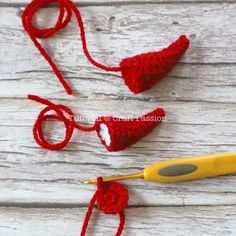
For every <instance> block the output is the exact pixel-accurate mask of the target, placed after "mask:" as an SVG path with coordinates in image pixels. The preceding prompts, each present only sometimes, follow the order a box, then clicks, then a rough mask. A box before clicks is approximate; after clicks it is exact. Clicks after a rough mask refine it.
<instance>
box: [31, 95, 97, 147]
mask: <svg viewBox="0 0 236 236" xmlns="http://www.w3.org/2000/svg"><path fill="white" fill-rule="evenodd" d="M28 98H29V99H31V100H34V101H37V102H39V103H42V104H44V105H46V106H47V107H45V108H44V109H43V110H41V112H40V113H39V115H38V118H37V120H36V122H35V124H34V127H33V135H34V139H35V141H36V142H37V143H38V144H39V145H40V146H41V147H43V148H45V149H48V150H52V151H53V150H60V149H62V148H64V147H65V146H66V145H67V144H68V142H69V141H70V139H71V136H72V134H73V131H74V129H75V128H76V129H78V130H81V131H86V132H89V131H93V130H95V126H92V127H85V126H82V125H80V124H78V123H76V122H75V115H74V113H73V111H72V110H71V109H70V108H68V107H67V106H64V105H61V104H59V105H56V104H54V103H52V102H50V101H48V100H46V99H43V98H40V97H38V96H35V95H29V96H28ZM50 111H54V112H55V114H48V113H49V112H50ZM46 120H57V121H61V122H63V123H64V125H65V128H66V132H65V137H64V139H63V140H62V141H60V142H58V143H49V142H48V141H47V140H46V139H45V137H44V134H43V127H42V124H43V122H45V121H46Z"/></svg>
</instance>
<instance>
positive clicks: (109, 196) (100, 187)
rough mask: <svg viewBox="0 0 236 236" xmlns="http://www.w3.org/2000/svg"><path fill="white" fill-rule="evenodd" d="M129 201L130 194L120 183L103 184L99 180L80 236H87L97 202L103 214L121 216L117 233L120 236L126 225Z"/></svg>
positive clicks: (99, 179) (100, 179)
mask: <svg viewBox="0 0 236 236" xmlns="http://www.w3.org/2000/svg"><path fill="white" fill-rule="evenodd" d="M128 200H129V193H128V190H127V189H126V188H125V187H124V185H122V184H120V183H118V182H110V183H103V182H102V178H101V177H99V178H98V179H97V191H96V192H95V194H94V195H93V197H92V199H91V201H90V203H89V207H88V210H87V213H86V216H85V219H84V223H83V226H82V230H81V234H80V235H81V236H85V233H86V229H87V227H88V223H89V219H90V217H91V215H92V211H93V207H94V204H95V203H96V202H97V206H98V209H99V210H100V211H102V212H103V213H105V214H112V215H115V214H119V215H120V224H119V227H118V229H117V232H116V236H120V235H121V234H122V231H123V228H124V224H125V214H124V209H125V208H126V207H127V206H128Z"/></svg>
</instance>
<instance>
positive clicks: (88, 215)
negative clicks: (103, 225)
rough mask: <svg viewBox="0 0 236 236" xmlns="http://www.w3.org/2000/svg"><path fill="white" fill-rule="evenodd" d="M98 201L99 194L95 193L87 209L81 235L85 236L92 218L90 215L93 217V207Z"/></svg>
mask: <svg viewBox="0 0 236 236" xmlns="http://www.w3.org/2000/svg"><path fill="white" fill-rule="evenodd" d="M96 201H97V195H96V193H95V194H94V195H93V197H92V199H91V201H90V203H89V206H88V210H87V213H86V216H85V218H84V223H83V226H82V230H81V233H80V236H85V233H86V230H87V228H88V224H89V220H90V217H91V215H92V212H93V207H94V204H95V202H96Z"/></svg>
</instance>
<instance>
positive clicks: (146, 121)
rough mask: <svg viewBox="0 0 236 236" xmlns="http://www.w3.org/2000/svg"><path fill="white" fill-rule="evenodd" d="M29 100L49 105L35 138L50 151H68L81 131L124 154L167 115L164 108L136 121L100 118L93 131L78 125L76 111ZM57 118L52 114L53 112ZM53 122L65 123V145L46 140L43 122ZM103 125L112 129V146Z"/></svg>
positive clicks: (37, 123) (38, 119)
mask: <svg viewBox="0 0 236 236" xmlns="http://www.w3.org/2000/svg"><path fill="white" fill-rule="evenodd" d="M28 97H29V99H31V100H34V101H37V102H39V103H42V104H44V105H46V107H45V108H44V109H43V110H42V111H41V112H40V113H39V115H38V118H37V120H36V122H35V124H34V127H33V136H34V139H35V141H36V142H37V144H38V145H40V146H41V147H42V148H45V149H48V150H60V149H62V148H64V147H65V146H66V145H67V144H68V143H69V141H70V139H71V136H72V134H73V132H74V129H78V130H80V131H85V132H90V131H96V132H97V134H98V136H99V138H100V139H101V142H102V144H103V145H104V146H105V147H106V149H107V150H108V151H110V152H112V151H120V150H123V149H125V148H127V147H129V146H130V145H132V144H134V143H136V142H138V141H139V140H140V139H142V138H143V137H144V136H145V135H147V134H148V133H150V132H151V131H152V130H153V129H154V128H155V127H156V126H157V125H158V124H160V123H161V122H162V120H163V119H164V116H165V112H164V110H163V109H162V108H157V109H155V110H153V111H152V112H150V113H148V114H146V115H144V116H141V117H138V118H133V119H121V118H118V117H112V116H108V117H106V116H102V117H98V118H97V119H96V121H95V123H94V125H93V126H91V127H86V126H82V125H80V124H79V123H77V122H76V121H75V115H74V113H73V111H72V110H71V109H70V108H68V107H67V106H65V105H62V104H58V105H57V104H54V103H52V102H50V101H48V100H46V99H43V98H40V97H38V96H35V95H29V96H28ZM51 111H53V112H55V114H48V113H49V112H51ZM48 119H53V120H57V121H61V122H63V123H64V126H65V129H66V133H65V137H64V139H63V140H62V141H60V142H58V143H50V142H49V141H48V140H46V139H45V137H44V133H43V126H42V125H43V122H44V121H46V120H48ZM101 125H104V126H105V127H107V129H108V135H109V138H110V144H107V143H106V142H105V140H104V138H103V137H102V135H101V133H100V131H101Z"/></svg>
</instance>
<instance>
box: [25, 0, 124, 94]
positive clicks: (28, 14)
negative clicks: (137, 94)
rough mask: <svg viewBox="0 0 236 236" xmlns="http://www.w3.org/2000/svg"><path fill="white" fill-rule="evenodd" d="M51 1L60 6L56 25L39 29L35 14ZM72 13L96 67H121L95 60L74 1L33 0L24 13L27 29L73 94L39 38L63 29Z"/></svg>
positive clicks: (87, 51) (106, 68)
mask: <svg viewBox="0 0 236 236" xmlns="http://www.w3.org/2000/svg"><path fill="white" fill-rule="evenodd" d="M49 3H57V4H58V7H59V11H60V12H59V16H58V19H57V22H56V24H55V26H54V27H52V28H48V29H38V28H36V27H35V26H34V25H33V24H32V19H33V16H34V14H35V13H36V12H37V11H38V10H39V9H40V8H42V7H44V6H45V5H46V4H49ZM72 13H74V14H75V16H76V19H77V23H78V25H79V27H80V36H81V40H82V46H83V51H84V54H85V55H86V57H87V58H88V60H89V61H90V62H91V63H92V64H93V65H94V66H96V67H99V68H101V69H103V70H106V71H120V67H110V66H105V65H103V64H101V63H99V62H97V61H96V60H94V59H93V58H92V56H91V54H90V53H89V50H88V48H87V42H86V36H85V31H84V25H83V20H82V17H81V15H80V12H79V10H78V9H77V7H76V6H75V4H74V3H73V2H71V1H70V0H32V1H31V2H30V3H29V4H28V5H27V6H26V8H25V11H24V12H23V14H22V22H23V26H24V28H25V30H26V31H27V32H28V34H29V36H30V38H31V40H32V41H33V42H34V44H35V46H36V47H37V48H38V50H39V52H40V53H41V55H42V56H43V57H44V58H45V59H46V60H47V61H48V63H49V65H50V66H51V68H52V70H53V71H54V73H55V75H56V76H57V78H58V79H59V81H60V82H61V84H62V85H63V87H64V88H65V90H66V91H67V93H68V94H72V93H73V92H72V89H71V87H70V86H69V84H68V83H67V82H66V81H65V79H64V78H63V76H62V74H61V72H60V71H59V70H58V68H57V66H56V64H55V63H54V62H53V61H52V59H51V57H50V56H49V55H48V54H47V52H46V51H45V49H44V48H43V47H42V45H41V44H40V42H39V41H38V40H37V38H41V39H43V38H49V37H50V36H52V35H53V34H55V33H56V32H57V31H59V30H60V29H63V28H64V27H66V26H67V24H68V23H69V22H70V20H71V17H72Z"/></svg>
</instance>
